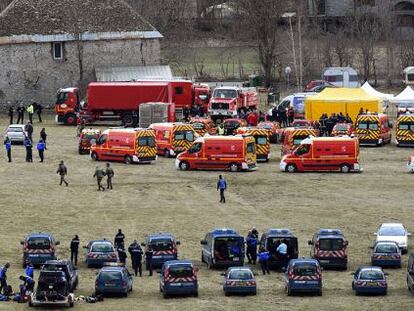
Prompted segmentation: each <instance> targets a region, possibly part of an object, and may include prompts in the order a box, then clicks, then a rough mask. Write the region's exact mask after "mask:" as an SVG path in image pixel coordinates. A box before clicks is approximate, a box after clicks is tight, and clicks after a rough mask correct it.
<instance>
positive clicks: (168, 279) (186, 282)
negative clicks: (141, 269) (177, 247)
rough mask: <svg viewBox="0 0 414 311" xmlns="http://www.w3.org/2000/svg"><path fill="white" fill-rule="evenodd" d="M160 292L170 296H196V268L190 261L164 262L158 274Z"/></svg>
mask: <svg viewBox="0 0 414 311" xmlns="http://www.w3.org/2000/svg"><path fill="white" fill-rule="evenodd" d="M160 292H161V293H162V294H163V296H164V298H168V297H169V296H171V295H192V296H194V297H197V296H198V280H197V268H196V267H195V266H194V264H193V263H192V262H191V261H190V260H171V261H166V262H165V263H164V264H163V265H162V268H161V273H160Z"/></svg>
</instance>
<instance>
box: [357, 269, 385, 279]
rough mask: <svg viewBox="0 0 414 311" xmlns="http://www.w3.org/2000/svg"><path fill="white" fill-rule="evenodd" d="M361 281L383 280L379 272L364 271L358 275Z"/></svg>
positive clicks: (382, 275)
mask: <svg viewBox="0 0 414 311" xmlns="http://www.w3.org/2000/svg"><path fill="white" fill-rule="evenodd" d="M359 278H360V279H362V280H374V281H376V280H383V279H384V274H383V273H382V272H381V271H379V270H365V271H362V272H361V274H360V275H359Z"/></svg>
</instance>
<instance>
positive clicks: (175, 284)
mask: <svg viewBox="0 0 414 311" xmlns="http://www.w3.org/2000/svg"><path fill="white" fill-rule="evenodd" d="M170 285H171V286H181V283H171V284H170Z"/></svg>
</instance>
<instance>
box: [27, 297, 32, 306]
mask: <svg viewBox="0 0 414 311" xmlns="http://www.w3.org/2000/svg"><path fill="white" fill-rule="evenodd" d="M28 304H29V307H30V308H33V302H32V300H31V298H29V303H28Z"/></svg>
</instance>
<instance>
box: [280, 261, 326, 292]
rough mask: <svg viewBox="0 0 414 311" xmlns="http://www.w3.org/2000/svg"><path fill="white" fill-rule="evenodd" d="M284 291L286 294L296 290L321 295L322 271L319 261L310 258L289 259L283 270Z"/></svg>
mask: <svg viewBox="0 0 414 311" xmlns="http://www.w3.org/2000/svg"><path fill="white" fill-rule="evenodd" d="M285 291H286V293H287V294H288V296H291V295H292V294H294V293H297V292H302V293H303V292H305V293H316V294H317V295H318V296H322V272H321V266H320V265H319V262H318V261H317V260H316V259H310V258H307V259H306V258H301V259H292V260H290V261H289V264H288V267H287V269H286V272H285Z"/></svg>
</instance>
